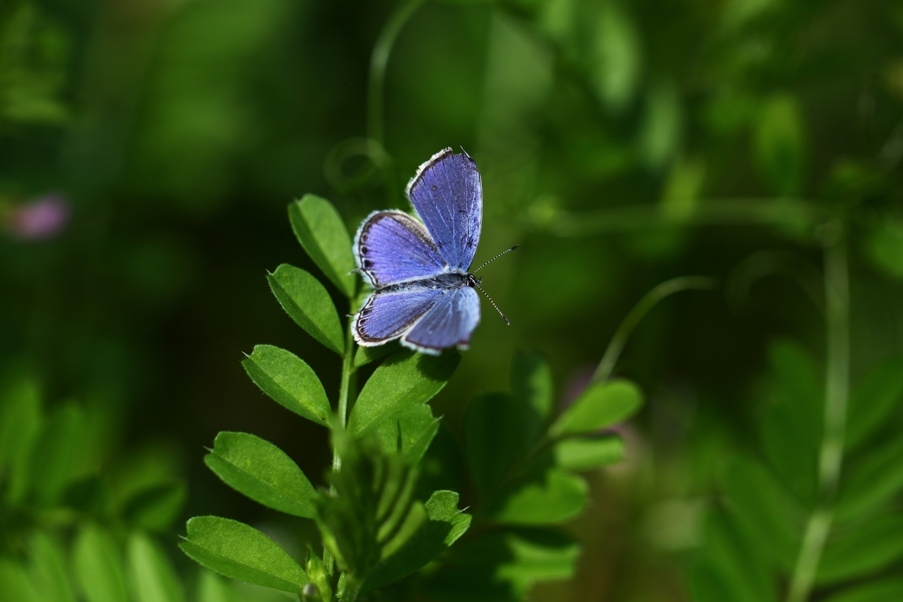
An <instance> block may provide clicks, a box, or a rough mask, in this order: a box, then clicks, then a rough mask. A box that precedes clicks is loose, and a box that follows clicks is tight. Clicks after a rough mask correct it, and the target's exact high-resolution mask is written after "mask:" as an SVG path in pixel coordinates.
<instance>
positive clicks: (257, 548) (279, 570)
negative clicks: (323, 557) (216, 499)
mask: <svg viewBox="0 0 903 602" xmlns="http://www.w3.org/2000/svg"><path fill="white" fill-rule="evenodd" d="M187 529H188V534H187V537H186V538H185V541H183V542H182V543H181V544H179V547H180V548H182V551H183V552H185V554H187V555H188V556H189V557H190V558H192V559H193V560H195V561H196V562H198V563H199V564H202V565H203V566H205V567H207V568H208V569H210V570H212V571H216V572H217V573H219V574H220V575H223V576H225V577H229V578H232V579H237V580H239V581H246V582H248V583H255V584H257V585H262V586H264V587H271V588H273V589H279V590H282V591H286V592H292V593H296V594H297V593H299V592H300V591H301V588H302V587H304V584H305V583H307V575H305V574H304V570H303V569H302V568H301V567H300V566H299V565H298V563H297V562H295V561H294V560H292V558H291V557H290V556H289V555H288V554H286V552H285V550H283V549H282V548H280V547H279V546H278V545H277V544H276V542H274V541H273V540H272V539H270V538H269V537H267V536H266V535H264V534H263V533H261V532H260V531H258V530H257V529H255V528H253V527H250V526H248V525H246V524H244V523H240V522H238V521H234V520H230V519H228V518H220V517H218V516H196V517H195V518H192V519H191V520H189V521H188V524H187Z"/></svg>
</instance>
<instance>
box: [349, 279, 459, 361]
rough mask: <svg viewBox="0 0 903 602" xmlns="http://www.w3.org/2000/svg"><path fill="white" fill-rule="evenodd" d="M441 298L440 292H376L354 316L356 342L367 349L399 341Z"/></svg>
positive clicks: (404, 290)
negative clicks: (395, 340)
mask: <svg viewBox="0 0 903 602" xmlns="http://www.w3.org/2000/svg"><path fill="white" fill-rule="evenodd" d="M441 298H442V291H441V290H438V289H424V288H421V289H416V290H411V289H402V290H396V291H390V292H385V291H383V292H380V291H376V292H374V293H373V294H372V295H370V297H368V298H367V301H365V302H364V306H363V307H361V310H360V311H359V312H358V313H357V315H355V316H354V323H353V324H352V326H351V331H352V334H353V335H354V340H355V341H357V343H358V345H363V346H365V347H368V346H373V345H380V344H382V343H386V342H388V341H391V340H393V339H397V338H398V337H400V336H402V335H403V334H405V333H406V332H408V331H409V330H410V329H411V327H412V326H413V325H414V324H416V323H417V321H418V320H419V319H421V318H422V317H423V316H424V314H426V313H427V312H428V311H429V310H430V309H432V308H433V307H434V306H435V305H436V304H437V303H438V302H439V301H440V299H441Z"/></svg>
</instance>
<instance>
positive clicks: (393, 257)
mask: <svg viewBox="0 0 903 602" xmlns="http://www.w3.org/2000/svg"><path fill="white" fill-rule="evenodd" d="M406 194H407V197H408V200H410V202H411V205H413V207H414V210H415V211H416V213H417V215H418V216H419V217H420V220H418V219H416V218H414V217H412V216H411V215H409V214H408V213H405V212H403V211H397V210H387V211H376V212H374V213H371V214H370V215H369V216H367V218H366V219H365V220H364V222H363V223H362V224H361V227H360V228H359V229H358V231H357V234H356V235H355V237H354V257H355V260H356V262H357V269H358V271H359V272H361V273H362V274H363V275H364V276H365V277H366V278H367V279H368V280H369V282H370V284H371V285H372V286H373V289H374V290H373V292H372V293H371V294H370V296H369V297H367V299H366V301H364V304H363V305H362V306H361V309H360V311H359V312H358V313H357V314H355V316H354V320H353V322H352V325H351V329H352V334H353V335H354V340H355V341H357V343H358V344H359V345H362V346H365V347H371V346H375V345H382V344H383V343H387V342H389V341H393V340H395V339H401V344H402V345H404V346H405V347H409V348H411V349H414V350H416V351H420V352H423V353H429V354H438V353H440V352H441V351H442V350H443V349H445V348H447V347H458V348H460V349H466V348H467V346H468V345H469V343H470V335H471V333H473V331H474V329H475V328H476V327H477V324H479V323H480V298H479V296H478V295H477V292H476V290H475V289H477V288H479V285H480V279H479V278H477V277H476V276H474V275H473V274H472V273H470V272H468V270H469V269H470V265H471V263H472V262H473V258H474V254H475V253H476V251H477V244H478V243H479V241H480V228H481V227H482V223H483V185H482V183H481V180H480V172H479V171H477V166H476V163H474V160H473V159H471V158H470V156H469V155H468V154H467V153H465V152H463V151H462V152H460V153H455V152H453V151H452V149H450V148H446V149H444V150H441V151H439V152H438V153H436V154H435V155H433V156H432V157H431V158H430V160H429V161H427V162H426V163H423V164H422V165H421V166H420V167H419V168H418V169H417V172H416V174H414V177H413V178H411V181H410V182H409V183H408V186H407V189H406ZM421 220H422V221H421ZM509 250H513V249H509ZM506 252H507V251H506ZM484 265H485V264H484ZM482 267H483V266H480V268H482ZM478 270H479V268H478ZM478 270H475V271H478ZM481 290H482V289H481ZM491 301H492V300H491V299H490V302H491ZM493 306H495V303H493ZM496 309H498V308H496ZM499 313H501V312H499ZM502 317H503V318H504V315H502ZM505 321H506V322H507V318H505Z"/></svg>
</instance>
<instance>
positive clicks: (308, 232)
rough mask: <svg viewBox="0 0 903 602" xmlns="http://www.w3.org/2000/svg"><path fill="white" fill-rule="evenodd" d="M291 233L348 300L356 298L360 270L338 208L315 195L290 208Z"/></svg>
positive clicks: (305, 196)
mask: <svg viewBox="0 0 903 602" xmlns="http://www.w3.org/2000/svg"><path fill="white" fill-rule="evenodd" d="M288 215H289V220H290V221H291V223H292V230H294V231H295V236H297V237H298V241H299V242H300V243H301V246H302V247H304V250H305V251H306V252H307V254H308V255H310V258H311V259H313V261H314V263H315V264H317V267H319V268H320V269H321V270H323V273H324V274H326V277H327V278H329V279H330V280H331V281H332V283H333V284H335V285H336V287H338V289H339V290H340V291H342V293H343V294H344V295H345V296H346V297H348V298H349V299H350V298H352V297H354V294H355V291H356V289H357V278H356V275H355V274H353V273H352V272H353V270H354V269H355V268H356V267H357V266H356V265H355V263H354V255H352V250H351V237H350V236H349V235H348V230H347V229H346V228H345V224H344V223H343V222H342V218H341V217H340V216H339V214H338V212H337V211H336V210H335V207H333V206H332V204H331V203H330V202H329V201H327V200H326V199H322V198H320V197H318V196H314V195H312V194H306V195H304V198H302V199H301V200H300V201H295V202H294V203H292V204H291V205H289V209H288Z"/></svg>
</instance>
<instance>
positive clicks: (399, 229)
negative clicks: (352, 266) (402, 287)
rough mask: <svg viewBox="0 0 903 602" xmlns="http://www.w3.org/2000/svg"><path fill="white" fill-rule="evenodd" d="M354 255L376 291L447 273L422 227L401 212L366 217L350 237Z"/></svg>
mask: <svg viewBox="0 0 903 602" xmlns="http://www.w3.org/2000/svg"><path fill="white" fill-rule="evenodd" d="M354 255H355V259H356V260H357V266H358V268H360V270H361V272H363V273H364V274H365V275H366V276H367V277H368V278H369V279H370V282H371V284H373V286H374V287H376V288H380V287H384V286H387V285H391V284H397V283H399V282H408V281H412V280H419V279H422V278H429V277H431V276H435V275H437V274H439V273H441V272H443V271H445V270H447V269H448V266H447V264H446V263H445V261H444V260H443V259H442V257H441V256H440V255H439V252H438V250H437V249H436V245H435V244H434V243H433V241H432V239H431V238H430V235H429V233H428V232H427V231H426V229H425V228H424V227H423V224H421V223H420V222H419V221H417V220H416V219H414V218H413V217H411V216H410V215H408V214H407V213H403V212H401V211H377V212H376V213H372V214H371V215H370V216H369V217H367V219H366V220H364V223H363V224H361V227H360V229H359V230H358V231H357V235H356V236H355V237H354Z"/></svg>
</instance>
